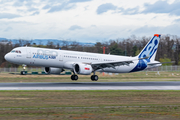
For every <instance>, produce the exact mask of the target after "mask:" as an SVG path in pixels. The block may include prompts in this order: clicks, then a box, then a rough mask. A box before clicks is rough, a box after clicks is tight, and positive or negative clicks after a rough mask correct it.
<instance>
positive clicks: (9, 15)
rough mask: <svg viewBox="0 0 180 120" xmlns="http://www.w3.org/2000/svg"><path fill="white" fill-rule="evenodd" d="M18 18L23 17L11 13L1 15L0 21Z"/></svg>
mask: <svg viewBox="0 0 180 120" xmlns="http://www.w3.org/2000/svg"><path fill="white" fill-rule="evenodd" d="M17 17H21V16H20V15H17V14H11V13H0V19H4V18H7V19H13V18H17Z"/></svg>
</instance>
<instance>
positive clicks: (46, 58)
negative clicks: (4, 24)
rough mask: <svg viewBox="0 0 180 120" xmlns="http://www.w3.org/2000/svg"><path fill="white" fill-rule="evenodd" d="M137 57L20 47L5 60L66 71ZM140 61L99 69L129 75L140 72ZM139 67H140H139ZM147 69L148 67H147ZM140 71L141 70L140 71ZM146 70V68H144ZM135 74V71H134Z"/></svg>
mask: <svg viewBox="0 0 180 120" xmlns="http://www.w3.org/2000/svg"><path fill="white" fill-rule="evenodd" d="M133 58H136V57H126V56H116V55H107V54H97V53H87V52H76V51H68V50H56V49H47V48H36V47H18V48H15V49H13V50H12V51H11V52H9V53H8V54H6V56H5V59H6V60H7V61H9V62H11V63H15V64H20V65H22V64H25V65H30V66H42V67H55V68H64V69H70V70H72V69H73V64H74V63H85V64H86V63H88V64H90V63H94V62H95V63H101V62H107V63H108V62H113V61H123V60H124V61H127V60H129V59H133ZM138 63H139V60H135V61H133V63H130V64H129V65H120V66H116V67H114V68H113V67H107V68H104V69H99V70H98V71H100V72H111V73H128V72H131V71H132V70H133V69H134V68H135V67H136V68H137V69H136V71H140V70H142V69H141V64H138ZM137 65H138V66H137ZM146 67H147V66H146ZM138 69H139V70H138ZM143 69H144V68H143ZM133 72H135V71H133Z"/></svg>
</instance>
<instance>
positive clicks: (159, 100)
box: [0, 72, 180, 120]
mask: <svg viewBox="0 0 180 120" xmlns="http://www.w3.org/2000/svg"><path fill="white" fill-rule="evenodd" d="M179 74H180V73H179V72H173V73H172V72H160V74H158V73H157V72H147V74H146V72H139V73H130V74H119V75H107V74H106V75H105V76H102V75H99V77H100V79H99V81H98V82H123V81H126V82H128V81H180V75H179ZM69 77H70V76H65V75H64V76H57V75H25V76H22V75H14V74H7V73H0V82H3V83H4V82H76V81H71V80H70V79H69ZM89 77H90V76H79V78H80V79H79V80H78V82H90V79H89ZM179 93H180V91H178V90H161V91H159V90H142V91H141V90H93V91H91V90H89V91H87V90H86V91H85V90H83V91H80V90H77V91H62V90H57V91H52V90H51V91H48V90H46V91H0V101H1V102H0V118H1V119H18V120H24V119H27V120H28V119H29V120H30V119H35V120H50V119H57V120H58V119H63V120H66V119H67V120H69V119H74V120H75V119H83V120H84V119H102V120H104V119H108V120H109V119H110V120H111V119H112V120H116V119H117V120H119V119H128V120H136V119H138V120H152V119H154V120H166V119H167V120H169V119H171V120H179V119H180V101H179V100H180V94H179Z"/></svg>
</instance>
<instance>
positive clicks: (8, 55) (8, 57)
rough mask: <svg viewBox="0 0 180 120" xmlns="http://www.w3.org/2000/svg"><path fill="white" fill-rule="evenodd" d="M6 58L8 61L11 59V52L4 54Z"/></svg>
mask: <svg viewBox="0 0 180 120" xmlns="http://www.w3.org/2000/svg"><path fill="white" fill-rule="evenodd" d="M4 58H5V60H6V61H10V54H9V53H7V54H6V55H5V56H4Z"/></svg>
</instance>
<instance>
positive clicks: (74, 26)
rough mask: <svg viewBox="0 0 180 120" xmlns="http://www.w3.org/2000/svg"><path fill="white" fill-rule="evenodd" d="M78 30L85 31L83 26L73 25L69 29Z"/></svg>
mask: <svg viewBox="0 0 180 120" xmlns="http://www.w3.org/2000/svg"><path fill="white" fill-rule="evenodd" d="M77 29H83V28H82V27H81V26H78V25H73V26H71V27H70V28H69V30H77Z"/></svg>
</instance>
